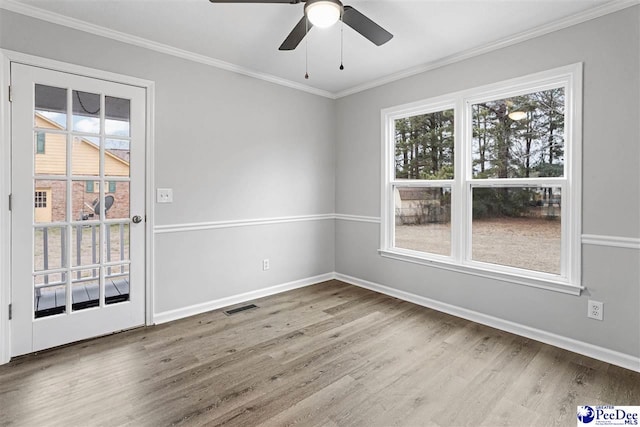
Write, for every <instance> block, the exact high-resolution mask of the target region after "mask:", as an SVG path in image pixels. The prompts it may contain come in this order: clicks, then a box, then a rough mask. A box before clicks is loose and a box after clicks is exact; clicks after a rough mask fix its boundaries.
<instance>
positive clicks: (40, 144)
mask: <svg viewBox="0 0 640 427" xmlns="http://www.w3.org/2000/svg"><path fill="white" fill-rule="evenodd" d="M36 135H37V136H36V154H44V147H45V139H46V134H45V133H44V132H38V133H37V134H36Z"/></svg>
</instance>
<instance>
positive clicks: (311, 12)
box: [209, 0, 393, 50]
mask: <svg viewBox="0 0 640 427" xmlns="http://www.w3.org/2000/svg"><path fill="white" fill-rule="evenodd" d="M209 1H210V2H211V3H289V4H298V3H305V5H304V16H303V17H302V19H300V21H299V22H298V23H297V24H296V26H295V27H293V30H291V33H289V35H288V36H287V38H286V39H285V40H284V42H282V45H280V48H279V50H294V49H295V48H296V47H297V46H298V44H300V42H301V41H302V39H303V38H304V36H305V35H306V34H307V32H308V31H309V30H310V29H311V27H313V26H316V27H320V28H326V27H330V26H331V25H333V24H334V23H336V22H337V21H339V20H342V22H344V23H345V24H347V25H348V26H350V27H351V28H353V29H354V30H356V31H357V32H358V33H360V34H361V35H362V36H364V37H365V38H366V39H367V40H369V41H371V42H372V43H374V44H375V45H376V46H381V45H383V44H385V43H386V42H388V41H389V40H391V38H392V37H393V34H391V33H390V32H388V31H387V30H385V29H384V28H382V27H381V26H380V25H378V24H376V23H375V22H373V21H372V20H371V19H369V18H367V17H366V16H365V15H363V14H362V13H360V12H358V11H357V10H356V9H354V8H353V7H351V6H344V5H343V4H342V2H341V1H340V0H209Z"/></svg>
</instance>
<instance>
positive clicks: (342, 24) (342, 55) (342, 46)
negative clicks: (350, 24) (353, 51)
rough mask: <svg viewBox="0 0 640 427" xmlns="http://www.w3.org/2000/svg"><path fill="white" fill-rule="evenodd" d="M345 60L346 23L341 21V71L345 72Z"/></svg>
mask: <svg viewBox="0 0 640 427" xmlns="http://www.w3.org/2000/svg"><path fill="white" fill-rule="evenodd" d="M341 18H342V17H341ZM343 58H344V21H343V20H342V19H340V70H344V65H343V62H344V61H343Z"/></svg>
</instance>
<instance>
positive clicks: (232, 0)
mask: <svg viewBox="0 0 640 427" xmlns="http://www.w3.org/2000/svg"><path fill="white" fill-rule="evenodd" d="M209 1H210V2H211V3H288V4H297V3H300V1H303V0H209Z"/></svg>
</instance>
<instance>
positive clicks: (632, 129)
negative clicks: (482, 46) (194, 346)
mask: <svg viewBox="0 0 640 427" xmlns="http://www.w3.org/2000/svg"><path fill="white" fill-rule="evenodd" d="M639 9H640V8H638V7H635V8H633V9H626V10H623V11H621V12H618V13H615V14H612V15H609V16H605V17H602V18H599V19H597V20H593V21H590V22H587V23H584V24H580V25H578V26H575V27H572V28H568V29H565V30H562V31H558V32H555V33H552V34H549V35H546V36H543V37H539V38H536V39H533V40H529V41H527V42H524V43H521V44H518V45H514V46H511V47H507V48H504V49H501V50H497V51H494V52H491V53H487V54H484V55H482V56H478V57H475V58H472V59H468V60H465V61H462V62H459V63H456V64H453V65H449V66H446V67H443V68H440V69H436V70H432V71H429V72H425V73H423V74H420V75H416V76H413V77H410V78H406V79H403V80H400V81H397V82H393V83H390V84H387V85H384V86H382V87H378V88H374V89H370V90H367V91H365V92H361V93H358V94H354V95H351V96H348V97H345V98H342V99H339V100H337V101H332V100H328V99H324V98H321V97H317V96H314V95H310V94H307V93H303V92H298V91H295V90H292V89H288V88H284V87H279V86H276V85H273V84H270V83H266V82H263V81H259V80H255V79H251V78H248V77H245V76H242V75H237V74H233V73H230V72H226V71H223V70H219V69H215V68H212V67H208V66H205V65H200V64H197V63H192V62H189V61H186V60H181V59H178V58H175V57H171V56H168V55H163V54H160V53H156V52H153V51H149V50H146V49H142V48H138V47H134V46H130V45H127V44H123V43H119V42H115V41H113V40H108V39H105V38H101V37H97V36H93V35H90V34H86V33H83V32H79V31H75V30H72V29H68V28H65V27H60V26H57V25H53V24H49V23H45V22H41V21H38V20H35V19H32V18H28V17H24V16H21V15H17V14H14V13H10V12H7V11H3V10H0V46H1V47H3V48H6V49H11V50H16V51H20V52H25V53H29V54H33V55H38V56H43V57H47V58H53V59H56V60H60V61H65V62H71V63H75V64H80V65H84V66H88V67H94V68H99V69H103V70H107V71H113V72H117V73H122V74H127V75H132V76H135V77H140V78H144V79H148V80H153V81H155V82H156V128H155V134H156V140H155V152H156V158H155V162H156V171H155V180H156V185H157V186H158V187H172V188H173V189H174V199H175V203H174V204H173V205H159V206H157V210H156V225H180V224H184V223H196V222H212V221H227V220H239V219H254V218H270V217H278V216H294V215H315V214H325V213H332V212H337V213H339V214H351V215H362V216H372V217H378V216H379V215H380V154H381V151H380V109H382V108H385V107H390V106H394V105H398V104H403V103H407V102H412V101H416V100H420V99H424V98H428V97H432V96H436V95H441V94H445V93H448V92H452V91H458V90H461V89H464V88H469V87H474V86H478V85H483V84H488V83H492V82H497V81H500V80H503V79H508V78H512V77H517V76H520V75H525V74H529V73H533V72H536V71H543V70H547V69H550V68H554V67H558V66H562V65H566V64H571V63H575V62H579V61H582V62H584V64H585V67H584V70H585V71H584V78H585V80H584V103H585V106H584V147H583V151H584V161H583V167H584V180H583V186H584V194H583V233H584V234H595V235H603V236H621V237H635V238H637V237H639V236H640V223H639V221H638V218H639V217H640V208H639V203H640V177H639V175H638V160H640V152H639V144H638V141H639V136H640V135H639V128H638V116H639V113H640V109H639V106H638V94H639V81H638V75H639V73H640V69H639V60H640V58H639V51H640V49H639V48H640V46H639V42H638V40H639V35H640V34H639V27H640V26H639V23H638V17H639ZM311 117H313V120H311ZM612 124H613V126H612ZM605 144H606V146H607V149H606V150H603V149H602V146H603V145H605ZM378 248H379V226H378V225H377V224H374V223H364V222H355V221H343V220H338V221H336V222H335V224H334V222H333V221H307V222H296V223H287V224H273V225H263V226H255V227H244V228H227V229H215V230H206V231H197V232H196V231H180V232H176V233H167V234H158V235H157V236H156V247H155V251H156V283H155V289H156V306H157V308H156V312H164V311H168V310H173V309H180V308H184V307H188V306H190V305H193V304H199V303H203V302H207V301H211V300H215V299H219V298H223V297H226V296H230V295H236V294H239V293H243V292H248V291H251V290H257V289H261V288H265V287H268V286H272V285H277V284H281V283H285V282H288V281H293V280H298V279H302V278H306V277H312V276H315V275H318V274H322V273H327V272H331V271H337V272H339V273H343V274H347V275H350V276H354V277H357V278H361V279H365V280H369V281H372V282H376V283H379V284H382V285H386V286H390V287H394V288H397V289H400V290H404V291H408V292H412V293H415V294H418V295H422V296H425V297H428V298H431V299H434V300H438V301H442V302H445V303H449V304H452V305H455V306H459V307H463V308H467V309H471V310H476V311H478V312H480V313H484V314H487V315H491V316H495V317H498V318H501V319H505V320H508V321H512V322H516V323H519V324H522V325H525V326H529V327H533V328H539V329H541V330H544V331H548V332H552V333H556V334H559V335H562V336H565V337H569V338H573V339H576V340H580V341H585V342H588V343H593V344H595V345H599V346H603V347H605V348H608V349H612V350H616V351H620V352H623V353H627V354H630V355H636V356H640V326H639V325H640V315H639V314H638V313H639V310H638V303H639V301H640V290H639V285H638V283H639V281H640V271H639V266H638V265H639V262H638V261H639V259H638V251H637V250H633V249H622V248H612V247H604V246H592V245H585V246H584V247H583V278H584V285H585V286H587V288H588V290H587V291H586V292H585V293H584V294H583V296H580V297H576V296H569V295H564V294H560V293H556V292H551V291H545V290H540V289H534V288H529V287H524V286H519V285H513V284H507V283H503V282H499V281H494V280H489V279H484V278H479V277H475V276H469V275H463V274H458V273H454V272H450V271H445V270H440V269H435V268H429V267H425V266H419V265H414V264H409V263H404V262H400V261H394V260H389V259H383V258H381V257H380V256H379V255H378V254H377V249H378ZM266 257H269V258H270V259H271V264H272V267H271V270H270V271H269V272H267V273H264V272H262V271H261V264H260V262H261V260H262V259H263V258H266ZM588 298H592V299H596V300H599V301H604V303H605V321H604V322H597V321H594V320H589V319H587V318H586V304H587V302H586V301H587V299H588Z"/></svg>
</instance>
